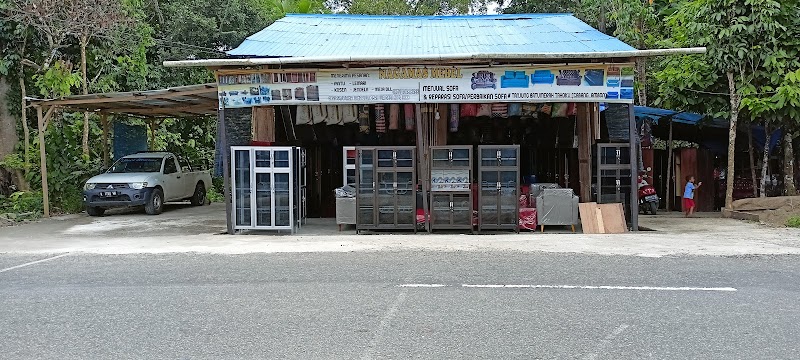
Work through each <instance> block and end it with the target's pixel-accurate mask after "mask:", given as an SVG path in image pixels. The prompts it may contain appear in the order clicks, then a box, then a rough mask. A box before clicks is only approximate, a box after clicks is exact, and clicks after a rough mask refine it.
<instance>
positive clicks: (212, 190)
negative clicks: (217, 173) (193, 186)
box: [207, 177, 225, 202]
mask: <svg viewBox="0 0 800 360" xmlns="http://www.w3.org/2000/svg"><path fill="white" fill-rule="evenodd" d="M211 181H212V182H213V184H212V186H211V187H209V188H208V189H207V190H208V193H207V197H208V200H210V201H211V202H223V201H224V200H225V197H224V193H223V192H224V189H223V187H222V185H223V183H222V182H223V180H222V178H219V177H215V178H213V179H211Z"/></svg>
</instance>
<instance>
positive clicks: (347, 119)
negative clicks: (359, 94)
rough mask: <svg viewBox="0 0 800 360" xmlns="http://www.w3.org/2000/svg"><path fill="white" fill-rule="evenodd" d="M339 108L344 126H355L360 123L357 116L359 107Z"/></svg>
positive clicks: (341, 106) (343, 106)
mask: <svg viewBox="0 0 800 360" xmlns="http://www.w3.org/2000/svg"><path fill="white" fill-rule="evenodd" d="M337 108H338V112H339V119H340V121H341V122H342V123H343V124H355V123H357V122H358V117H357V116H356V113H357V112H358V109H357V108H358V105H339V106H337Z"/></svg>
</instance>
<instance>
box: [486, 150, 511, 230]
mask: <svg viewBox="0 0 800 360" xmlns="http://www.w3.org/2000/svg"><path fill="white" fill-rule="evenodd" d="M519 178H520V176H519V145H481V146H478V183H479V186H480V188H479V191H478V204H479V206H478V230H479V231H480V230H503V229H505V230H514V231H517V232H519V191H520V190H519V185H520V184H519Z"/></svg>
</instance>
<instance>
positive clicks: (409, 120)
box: [403, 104, 414, 131]
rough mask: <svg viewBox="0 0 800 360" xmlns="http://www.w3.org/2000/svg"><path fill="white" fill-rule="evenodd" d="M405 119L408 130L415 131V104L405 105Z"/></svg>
mask: <svg viewBox="0 0 800 360" xmlns="http://www.w3.org/2000/svg"><path fill="white" fill-rule="evenodd" d="M403 118H404V119H405V123H406V130H408V131H412V130H414V104H404V105H403Z"/></svg>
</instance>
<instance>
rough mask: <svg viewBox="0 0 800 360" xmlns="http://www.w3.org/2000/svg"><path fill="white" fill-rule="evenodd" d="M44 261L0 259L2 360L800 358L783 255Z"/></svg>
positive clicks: (792, 281)
mask: <svg viewBox="0 0 800 360" xmlns="http://www.w3.org/2000/svg"><path fill="white" fill-rule="evenodd" d="M50 256H52V255H50ZM50 256H18V255H0V304H2V305H1V306H0V339H2V340H0V357H2V358H8V359H129V358H130V359H190V358H191V359H197V358H206V359H263V358H289V359H371V358H374V359H383V358H394V359H406V358H424V359H453V358H482V359H510V358H520V359H644V358H654V359H788V358H796V357H797V354H798V350H800V342H798V341H797V340H798V339H800V267H799V266H798V260H800V257H797V256H794V257H792V256H783V257H737V258H723V257H680V258H642V257H623V256H592V255H575V254H572V255H570V254H565V255H558V254H533V255H531V254H519V253H511V252H359V253H304V254H303V253H300V254H298V253H293V254H250V255H202V254H167V255H125V256H105V255H81V254H68V255H66V256H62V257H59V258H55V259H51V260H46V261H42V262H38V263H33V264H30V265H27V266H22V267H17V268H13V267H15V266H19V265H24V264H27V263H30V262H33V261H38V260H42V259H46V258H48V257H50ZM9 268H10V269H9ZM404 284H405V285H412V286H421V285H413V284H423V285H430V286H436V287H402V286H401V285H404ZM465 284H467V285H479V286H481V287H465V286H464V285H465ZM499 285H515V286H525V287H497V286H499ZM531 286H532V287H531ZM570 286H577V287H570ZM604 286H611V288H605V287H604Z"/></svg>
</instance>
